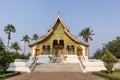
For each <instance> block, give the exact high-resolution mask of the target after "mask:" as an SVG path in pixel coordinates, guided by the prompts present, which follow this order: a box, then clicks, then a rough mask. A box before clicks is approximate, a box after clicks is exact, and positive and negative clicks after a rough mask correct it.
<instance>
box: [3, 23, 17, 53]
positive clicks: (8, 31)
mask: <svg viewBox="0 0 120 80" xmlns="http://www.w3.org/2000/svg"><path fill="white" fill-rule="evenodd" d="M4 31H5V32H6V34H7V35H8V42H7V51H8V48H9V41H10V39H11V32H13V33H15V32H16V30H15V27H14V25H12V24H8V25H7V26H5V28H4Z"/></svg>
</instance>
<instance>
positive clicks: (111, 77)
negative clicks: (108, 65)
mask: <svg viewBox="0 0 120 80" xmlns="http://www.w3.org/2000/svg"><path fill="white" fill-rule="evenodd" d="M114 73H118V72H114ZM93 74H95V75H98V76H101V77H104V78H107V79H110V80H120V77H119V74H118V75H117V76H118V77H114V76H111V75H109V74H107V73H106V71H99V72H93Z"/></svg>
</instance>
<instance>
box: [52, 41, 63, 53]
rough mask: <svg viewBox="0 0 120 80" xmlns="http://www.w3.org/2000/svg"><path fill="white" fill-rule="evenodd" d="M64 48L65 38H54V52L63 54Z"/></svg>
mask: <svg viewBox="0 0 120 80" xmlns="http://www.w3.org/2000/svg"><path fill="white" fill-rule="evenodd" d="M63 49H64V41H63V40H59V41H58V40H54V41H53V54H55V55H62V54H63Z"/></svg>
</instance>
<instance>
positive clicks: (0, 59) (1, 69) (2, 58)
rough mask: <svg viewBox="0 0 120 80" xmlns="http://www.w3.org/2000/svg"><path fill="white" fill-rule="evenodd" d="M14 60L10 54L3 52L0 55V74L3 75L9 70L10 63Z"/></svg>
mask: <svg viewBox="0 0 120 80" xmlns="http://www.w3.org/2000/svg"><path fill="white" fill-rule="evenodd" d="M14 60H15V58H14V55H13V54H12V53H10V52H6V51H5V52H4V53H2V54H0V74H4V73H5V72H6V70H7V69H8V68H9V65H10V63H13V62H14Z"/></svg>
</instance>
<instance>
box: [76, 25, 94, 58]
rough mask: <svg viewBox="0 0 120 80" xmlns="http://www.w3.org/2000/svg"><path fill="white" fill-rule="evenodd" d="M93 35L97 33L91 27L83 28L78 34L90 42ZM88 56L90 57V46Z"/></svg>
mask: <svg viewBox="0 0 120 80" xmlns="http://www.w3.org/2000/svg"><path fill="white" fill-rule="evenodd" d="M92 35H95V34H94V33H93V30H90V27H87V28H85V29H82V31H81V32H80V33H79V35H78V36H81V37H82V38H83V40H84V42H87V43H89V40H93V39H92V37H91V36H92ZM88 58H89V48H88Z"/></svg>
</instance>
